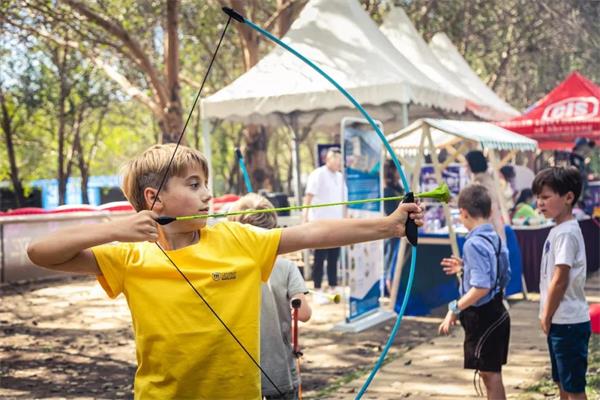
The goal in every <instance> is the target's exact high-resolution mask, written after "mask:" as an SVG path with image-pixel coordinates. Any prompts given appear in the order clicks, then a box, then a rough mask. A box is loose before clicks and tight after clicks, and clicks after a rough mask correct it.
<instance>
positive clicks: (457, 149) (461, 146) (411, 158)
mask: <svg viewBox="0 0 600 400" xmlns="http://www.w3.org/2000/svg"><path fill="white" fill-rule="evenodd" d="M387 139H388V141H389V142H390V144H391V145H392V148H393V149H394V151H395V153H396V155H397V156H398V158H399V159H400V160H401V162H402V166H403V168H404V169H405V171H407V173H408V174H409V175H410V176H412V182H411V186H410V187H411V190H413V191H419V180H420V176H421V166H422V162H423V158H424V155H425V154H426V153H428V154H429V155H430V156H431V161H432V163H433V168H434V173H435V177H436V180H437V181H438V182H442V181H443V179H442V171H443V170H444V169H446V167H447V166H448V165H449V164H451V163H452V162H456V161H457V160H458V161H461V162H463V163H464V162H465V161H466V160H465V158H464V155H463V154H464V153H466V152H467V151H468V150H469V149H473V148H480V149H482V150H487V157H488V159H489V161H490V166H491V171H492V175H493V177H494V179H495V180H496V182H499V177H498V171H499V169H500V167H502V166H503V165H505V164H506V163H508V162H509V161H510V160H511V159H513V158H514V157H515V156H516V154H517V152H519V151H535V150H536V149H537V141H535V140H533V139H530V138H528V137H526V136H523V135H519V134H517V133H514V132H511V131H509V130H507V129H504V128H501V127H499V126H497V125H495V124H492V123H488V122H478V121H454V120H444V119H431V118H425V119H419V120H417V121H415V122H413V123H412V124H411V125H410V126H408V127H406V128H404V129H402V130H400V131H399V132H396V133H393V134H391V135H388V136H387ZM441 149H445V150H446V151H447V152H448V157H447V159H446V160H445V161H443V162H442V161H438V157H437V152H438V151H439V150H441ZM499 150H507V154H506V155H505V156H504V158H503V159H501V160H499V154H498V151H499ZM496 187H497V188H498V198H499V199H502V198H503V197H502V196H501V195H500V192H499V191H500V184H499V183H498V184H497V185H496ZM500 206H501V209H502V212H503V214H504V215H505V218H507V217H506V215H507V209H506V205H505V204H502V202H501V204H500ZM443 207H444V214H445V217H446V221H452V217H451V215H450V209H449V208H448V205H447V204H445V203H444V204H443ZM448 235H449V240H450V243H449V244H450V246H451V248H452V253H453V254H454V255H455V256H458V255H459V252H458V245H457V241H456V232H455V231H454V227H453V226H452V224H451V223H449V224H448ZM405 252H406V241H405V240H403V241H402V242H401V246H400V250H399V254H398V258H397V259H398V262H399V264H396V270H397V271H400V269H399V268H401V266H402V260H404V254H405ZM399 276H400V274H399V273H397V274H395V275H394V284H393V285H392V287H393V288H397V287H398V282H397V281H396V279H399ZM523 287H525V286H523ZM396 295H397V292H393V293H392V299H395V296H396Z"/></svg>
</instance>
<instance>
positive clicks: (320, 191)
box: [302, 148, 347, 291]
mask: <svg viewBox="0 0 600 400" xmlns="http://www.w3.org/2000/svg"><path fill="white" fill-rule="evenodd" d="M341 166H342V156H341V153H340V150H339V148H331V149H329V151H327V155H326V156H325V165H323V166H321V167H319V168H317V169H315V170H314V171H313V172H311V174H310V175H309V176H308V183H307V184H306V192H305V195H304V204H305V205H311V204H322V203H335V202H340V201H344V199H345V197H346V193H347V189H346V184H345V183H344V176H343V174H342V173H341V172H340V170H341ZM345 215H346V210H345V209H344V207H343V206H334V207H323V208H311V209H304V212H303V214H302V222H312V221H318V220H323V219H339V218H344V217H345ZM339 256H340V248H339V247H334V248H330V249H316V250H315V259H314V264H313V270H312V276H313V281H314V284H315V290H317V291H318V290H321V285H322V282H323V265H324V262H325V260H327V282H328V284H329V289H330V290H331V291H335V290H336V286H337V262H338V259H339Z"/></svg>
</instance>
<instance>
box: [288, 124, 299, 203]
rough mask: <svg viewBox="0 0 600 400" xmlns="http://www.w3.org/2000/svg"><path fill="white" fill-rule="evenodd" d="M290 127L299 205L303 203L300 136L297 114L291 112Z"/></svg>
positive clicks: (295, 184) (296, 197) (295, 190)
mask: <svg viewBox="0 0 600 400" xmlns="http://www.w3.org/2000/svg"><path fill="white" fill-rule="evenodd" d="M289 127H290V129H291V130H292V163H293V164H294V168H293V171H294V186H295V189H294V192H295V193H294V198H295V199H296V204H297V205H299V206H300V205H302V196H301V194H300V192H301V185H300V138H299V137H298V120H297V118H296V116H295V115H293V114H290V123H289Z"/></svg>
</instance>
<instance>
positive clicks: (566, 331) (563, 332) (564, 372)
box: [548, 321, 592, 393]
mask: <svg viewBox="0 0 600 400" xmlns="http://www.w3.org/2000/svg"><path fill="white" fill-rule="evenodd" d="M591 332H592V328H591V324H590V322H589V321H588V322H582V323H580V324H564V325H563V324H552V325H550V332H549V333H548V349H549V350H550V361H551V362H552V379H553V380H554V382H557V383H560V386H561V388H562V389H563V390H564V391H566V392H569V393H582V392H585V373H586V371H587V359H588V344H589V341H590V335H591Z"/></svg>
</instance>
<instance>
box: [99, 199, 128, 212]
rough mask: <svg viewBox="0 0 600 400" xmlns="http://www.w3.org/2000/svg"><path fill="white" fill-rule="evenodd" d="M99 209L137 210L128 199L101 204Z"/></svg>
mask: <svg viewBox="0 0 600 400" xmlns="http://www.w3.org/2000/svg"><path fill="white" fill-rule="evenodd" d="M98 209H99V210H102V211H135V210H134V208H133V206H132V205H131V204H130V203H129V202H128V201H113V202H112V203H106V204H102V205H99V206H98Z"/></svg>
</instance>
